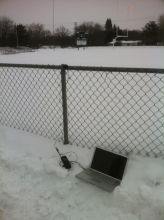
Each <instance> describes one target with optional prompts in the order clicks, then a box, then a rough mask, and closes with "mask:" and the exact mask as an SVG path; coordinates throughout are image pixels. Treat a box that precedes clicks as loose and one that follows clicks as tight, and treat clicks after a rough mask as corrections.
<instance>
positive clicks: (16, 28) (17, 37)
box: [15, 24, 19, 47]
mask: <svg viewBox="0 0 164 220" xmlns="http://www.w3.org/2000/svg"><path fill="white" fill-rule="evenodd" d="M15 27H16V39H17V47H19V43H18V32H17V25H16V24H15Z"/></svg>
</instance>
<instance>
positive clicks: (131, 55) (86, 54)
mask: <svg viewBox="0 0 164 220" xmlns="http://www.w3.org/2000/svg"><path fill="white" fill-rule="evenodd" d="M163 57H164V47H162V46H158V47H157V46H156V47H144V46H142V47H139V46H125V47H114V48H113V47H87V48H86V49H85V50H83V48H80V49H79V50H78V49H76V48H65V49H61V48H57V49H55V50H53V49H39V50H37V51H36V52H29V53H20V54H8V55H2V54H0V62H1V63H19V64H20V63H21V64H52V65H61V64H67V65H71V66H79V65H80V66H104V67H133V68H135V67H139V68H164V62H163Z"/></svg>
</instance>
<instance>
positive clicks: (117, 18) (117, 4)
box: [116, 1, 118, 37]
mask: <svg viewBox="0 0 164 220" xmlns="http://www.w3.org/2000/svg"><path fill="white" fill-rule="evenodd" d="M117 36H118V1H117V28H116V37H117Z"/></svg>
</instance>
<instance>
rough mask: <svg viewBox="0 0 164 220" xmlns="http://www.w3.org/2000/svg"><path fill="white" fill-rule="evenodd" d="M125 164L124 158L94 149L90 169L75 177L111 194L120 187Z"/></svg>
mask: <svg viewBox="0 0 164 220" xmlns="http://www.w3.org/2000/svg"><path fill="white" fill-rule="evenodd" d="M127 162H128V157H126V156H123V155H121V154H117V153H114V152H111V151H108V150H105V149H102V148H99V147H96V148H95V151H94V154H93V158H92V161H91V165H90V167H89V168H88V169H86V170H84V171H83V172H81V173H79V174H77V175H76V177H77V178H80V179H82V180H84V181H87V182H89V183H91V184H94V185H96V186H98V187H100V188H102V189H104V190H106V191H109V192H111V191H113V190H114V188H115V187H116V186H119V185H120V183H121V181H122V179H123V176H124V173H125V170H126V166H127Z"/></svg>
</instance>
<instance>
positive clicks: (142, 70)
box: [0, 63, 164, 74]
mask: <svg viewBox="0 0 164 220" xmlns="http://www.w3.org/2000/svg"><path fill="white" fill-rule="evenodd" d="M0 67H18V68H19V67H20V68H38V69H62V68H63V69H65V70H83V71H96V72H98V71H99V72H100V71H102V72H127V73H128V72H129V73H158V74H164V69H158V68H131V67H92V66H68V65H66V64H62V65H38V64H10V63H0Z"/></svg>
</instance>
